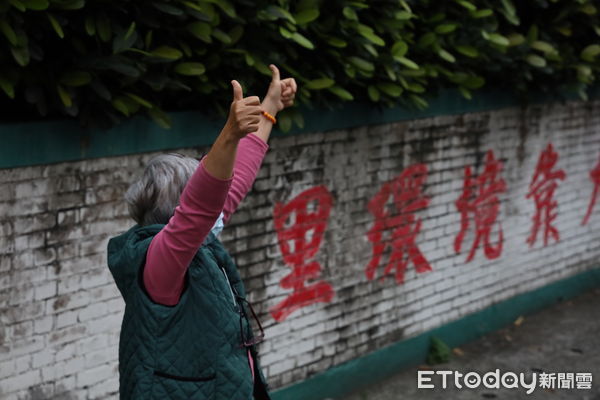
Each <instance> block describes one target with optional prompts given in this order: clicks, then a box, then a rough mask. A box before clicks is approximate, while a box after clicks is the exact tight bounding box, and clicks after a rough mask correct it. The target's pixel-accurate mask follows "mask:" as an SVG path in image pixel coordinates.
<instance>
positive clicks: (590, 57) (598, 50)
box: [580, 44, 600, 62]
mask: <svg viewBox="0 0 600 400" xmlns="http://www.w3.org/2000/svg"><path fill="white" fill-rule="evenodd" d="M598 55H600V45H598V44H590V45H589V46H586V47H585V48H584V49H583V50H581V54H580V57H581V59H582V60H585V61H587V62H594V61H595V59H596V57H597V56H598Z"/></svg>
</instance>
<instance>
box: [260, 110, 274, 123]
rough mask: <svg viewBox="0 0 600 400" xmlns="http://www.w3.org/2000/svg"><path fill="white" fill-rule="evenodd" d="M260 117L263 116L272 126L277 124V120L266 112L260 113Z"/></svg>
mask: <svg viewBox="0 0 600 400" xmlns="http://www.w3.org/2000/svg"><path fill="white" fill-rule="evenodd" d="M262 115H264V116H265V117H267V119H268V120H269V121H271V122H272V123H273V125H275V124H276V123H277V119H275V117H274V116H272V115H271V114H269V113H268V112H266V111H263V112H262Z"/></svg>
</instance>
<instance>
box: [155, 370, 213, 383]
mask: <svg viewBox="0 0 600 400" xmlns="http://www.w3.org/2000/svg"><path fill="white" fill-rule="evenodd" d="M154 375H155V376H160V377H161V378H166V379H173V380H174V381H181V382H205V381H210V380H212V379H215V377H216V376H217V374H215V373H214V372H213V373H212V374H210V375H205V376H198V377H192V376H178V375H171V374H167V373H166V372H162V371H156V370H155V371H154Z"/></svg>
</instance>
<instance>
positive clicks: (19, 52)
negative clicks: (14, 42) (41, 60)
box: [10, 46, 29, 67]
mask: <svg viewBox="0 0 600 400" xmlns="http://www.w3.org/2000/svg"><path fill="white" fill-rule="evenodd" d="M10 52H11V53H12V55H13V58H14V59H15V61H16V62H17V64H19V65H20V66H21V67H24V66H26V65H27V64H29V47H27V46H24V47H11V48H10Z"/></svg>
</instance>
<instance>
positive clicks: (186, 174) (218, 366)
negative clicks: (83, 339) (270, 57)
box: [108, 65, 296, 400]
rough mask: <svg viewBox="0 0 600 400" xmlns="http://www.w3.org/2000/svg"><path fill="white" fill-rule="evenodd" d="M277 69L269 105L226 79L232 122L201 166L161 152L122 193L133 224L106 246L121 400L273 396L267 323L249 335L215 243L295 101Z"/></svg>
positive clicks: (234, 284)
mask: <svg viewBox="0 0 600 400" xmlns="http://www.w3.org/2000/svg"><path fill="white" fill-rule="evenodd" d="M270 68H271V71H272V80H271V84H270V86H269V89H268V92H267V95H266V96H265V98H264V99H263V101H262V103H261V102H260V99H259V98H258V97H255V96H253V97H246V98H244V97H243V94H242V88H241V86H240V84H239V83H238V82H237V81H232V82H231V84H232V86H233V102H232V104H231V108H230V112H229V116H228V119H227V122H226V123H225V126H224V128H223V130H222V131H221V133H220V134H219V136H218V138H217V139H216V141H215V143H214V144H213V145H212V147H211V149H210V151H209V152H208V154H207V155H206V156H205V157H204V158H202V160H201V161H200V162H198V161H197V160H195V159H193V158H189V157H184V156H181V155H178V154H167V155H160V156H157V157H155V158H153V159H152V160H150V162H149V163H148V165H147V166H146V169H145V171H144V173H143V175H142V176H141V178H140V179H139V180H138V181H137V182H135V183H133V185H131V187H130V188H129V190H128V191H127V193H126V195H125V198H126V201H127V203H128V205H129V210H130V213H131V216H132V218H133V219H134V220H135V222H136V224H135V225H134V226H133V227H132V228H131V229H129V230H128V231H127V232H125V233H123V234H121V235H119V236H115V237H113V238H111V239H110V241H109V243H108V266H109V268H110V271H111V273H112V275H113V277H114V279H115V282H116V284H117V287H118V288H119V291H120V292H121V294H122V295H123V298H124V300H125V314H124V316H123V323H122V327H121V336H120V342H119V374H120V398H121V399H123V400H129V399H134V400H138V399H144V400H159V399H160V400H178V399H182V400H183V399H186V400H187V399H198V400H201V399H219V400H247V399H252V398H255V399H269V398H270V397H269V394H268V385H267V383H266V380H265V377H264V375H263V373H262V370H261V368H260V365H259V361H258V359H257V352H256V347H255V345H256V343H258V342H259V341H260V340H261V339H262V328H261V334H259V335H255V334H254V332H253V330H252V328H251V325H250V320H251V319H253V318H255V317H254V312H253V311H252V308H251V307H250V305H249V303H248V302H247V301H246V299H245V296H246V295H245V290H244V286H243V284H242V281H241V279H240V275H239V273H238V271H237V268H236V266H235V264H234V262H233V261H232V259H231V257H230V256H229V254H228V253H227V251H226V250H225V249H224V248H223V245H222V244H221V242H220V241H219V239H218V238H217V235H218V233H219V231H220V229H221V227H222V226H223V224H224V223H227V221H228V220H229V218H230V217H231V215H232V214H233V212H234V211H235V209H236V208H237V206H238V204H239V203H240V201H242V199H243V198H244V196H245V195H246V193H247V192H248V191H249V189H250V188H251V186H252V183H253V182H254V179H255V178H256V174H257V171H258V169H259V167H260V165H261V162H262V159H263V157H264V155H265V153H266V151H267V149H268V145H267V140H268V138H269V135H270V133H271V128H272V125H273V123H275V121H276V120H275V115H276V114H277V112H279V111H281V110H282V109H283V108H285V107H288V106H291V105H292V104H293V101H294V96H295V93H296V82H295V81H294V79H292V78H288V79H284V80H280V77H279V71H278V69H277V67H275V66H274V65H271V66H270ZM259 326H260V325H259Z"/></svg>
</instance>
